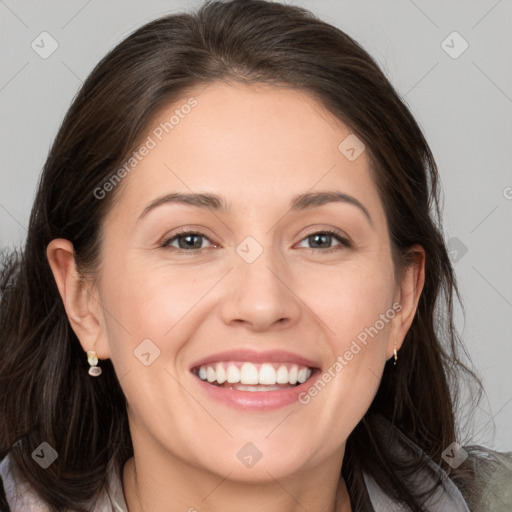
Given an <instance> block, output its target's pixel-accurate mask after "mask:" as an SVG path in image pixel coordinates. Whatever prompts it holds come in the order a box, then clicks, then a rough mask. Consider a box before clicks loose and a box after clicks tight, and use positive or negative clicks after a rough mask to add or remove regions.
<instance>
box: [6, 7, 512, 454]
mask: <svg viewBox="0 0 512 512" xmlns="http://www.w3.org/2000/svg"><path fill="white" fill-rule="evenodd" d="M200 3H201V2H198V1H186V0H181V1H170V0H167V1H163V0H158V1H157V0H145V1H144V2H138V1H126V0H123V1H121V0H115V1H114V0H109V1H100V0H89V1H87V0H60V1H55V0H53V1H41V0H31V1H29V0H0V38H1V47H0V48H1V50H0V52H1V53H0V55H1V64H0V105H1V107H0V109H1V110H0V112H1V116H0V123H1V138H0V155H1V175H0V180H1V181H0V185H1V187H0V247H1V248H5V247H7V246H12V245H13V244H20V243H22V242H23V240H24V238H25V236H26V225H27V222H28V218H29V214H30V209H31V206H32V202H33V198H34V193H35V189H36V186H37V181H38V176H39V173H40V171H41V169H42V166H43V164H44V162H45V159H46V157H47V153H48V150H49V147H50V145H51V143H52V141H53V138H54V137H55V135H56V133H57V130H58V127H59V125H60V123H61V121H62V119H63V117H64V114H65V112H66V110H67V109H68V107H69V105H70V103H71V101H72V99H73V97H74V95H75V94H76V93H77V91H78V88H79V87H80V85H81V83H82V81H83V80H84V79H85V77H86V76H87V75H88V74H89V73H90V71H91V70H92V68H93V67H94V66H95V65H96V64H97V62H98V61H99V60H100V59H101V58H102V57H103V56H104V55H105V54H106V53H107V51H108V50H110V49H111V48H112V47H113V46H115V45H116V44H117V43H119V42H120V41H121V40H122V39H123V38H124V37H126V36H127V35H128V34H129V33H131V32H132V31H134V30H135V29H136V28H138V27H139V26H141V25H142V24H144V23H146V22H148V21H150V20H152V19H154V18H156V17H158V16H160V15H163V14H165V13H170V12H176V11H182V10H193V9H194V8H195V7H197V6H198V5H199V4H200ZM287 3H294V4H296V5H300V6H303V7H306V8H308V9H310V10H311V11H313V13H315V14H316V15H317V16H319V17H320V18H322V19H323V20H325V21H327V22H329V23H331V24H333V25H336V26H337V27H339V28H341V29H342V30H344V31H345V32H347V33H348V34H349V35H351V36H352V37H354V38H355V39H356V40H357V41H358V42H360V43H361V44H362V45H363V46H364V47H365V48H366V49H367V50H368V51H369V52H370V53H371V54H372V55H373V56H374V57H375V59H376V60H377V61H378V62H379V64H380V65H381V67H382V68H383V70H384V72H385V73H386V75H387V76H388V78H389V79H390V80H391V82H392V83H393V85H394V86H395V88H396V89H397V91H398V92H399V94H400V95H401V96H402V98H403V99H404V100H405V101H406V103H407V104H408V106H409V107H410V109H411V111H412V112H413V114H414V115H415V117H416V119H417V120H418V122H419V123H420V126H421V127H422V129H423V130H424V133H425V135H426V138H427V140H428V141H429V144H430V146H431V148H432V151H433V153H434V156H435V158H436V160H437V163H438V166H439V171H440V175H441V179H442V187H443V192H444V194H443V199H444V227H445V236H446V240H447V241H448V244H449V248H450V251H451V255H452V260H453V262H454V265H455V269H456V272H457V277H458V281H459V284H460V289H461V292H462V296H463V301H464V305H465V310H466V316H465V318H464V317H463V316H462V314H461V311H460V310H459V309H458V310H457V326H458V328H459V331H460V332H461V333H462V336H463V339H464V340H465V343H466V345H467V347H468V351H469V353H470V355H471V358H472V360H473V363H474V365H475V367H476V369H477V370H478V372H479V374H480V376H481V377H482V378H483V381H484V385H485V388H486V391H487V397H484V399H483V401H482V402H481V404H480V407H479V408H478V409H477V410H476V411H475V412H474V413H473V414H474V420H475V427H474V432H473V437H472V438H471V441H472V442H474V443H480V444H484V445H487V446H490V447H494V448H496V449H499V450H502V451H509V450H512V343H511V331H512V263H511V262H512V229H511V226H512V171H511V169H512V166H511V164H512V58H511V48H512V26H511V25H512V1H511V0H500V1H496V0H478V1H476V0H472V1H468V0H456V1H453V0H451V1H450V2H447V1H443V0H428V1H427V0H414V1H413V0H393V1H392V0H386V1H382V0H380V1H377V0H375V1H369V0H314V1H313V0H309V1H308V0H302V1H299V0H294V1H293V2H290V1H288V2H287ZM42 32H47V33H48V34H49V36H48V35H43V36H40V34H41V33H42ZM41 37H44V38H45V41H46V44H45V48H46V50H47V51H48V50H49V49H51V45H52V44H53V45H58V46H57V47H56V50H55V51H54V52H53V53H52V54H51V55H50V56H48V57H47V58H43V57H42V56H41V55H40V53H41V51H42V49H40V50H39V51H36V50H35V49H33V47H34V46H35V45H36V44H37V42H38V41H40V39H41ZM52 40H54V41H55V42H53V41H52ZM34 41H35V43H34ZM39 46H42V45H41V43H39Z"/></svg>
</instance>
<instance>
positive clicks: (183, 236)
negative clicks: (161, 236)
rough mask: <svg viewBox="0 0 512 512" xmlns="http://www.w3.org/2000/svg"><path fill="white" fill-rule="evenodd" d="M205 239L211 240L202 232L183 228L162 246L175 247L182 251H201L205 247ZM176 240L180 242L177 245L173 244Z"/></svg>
mask: <svg viewBox="0 0 512 512" xmlns="http://www.w3.org/2000/svg"><path fill="white" fill-rule="evenodd" d="M203 239H204V240H208V241H209V242H211V240H210V239H209V238H208V237H207V236H205V235H203V234H202V233H198V232H197V231H187V230H183V231H180V232H179V233H178V234H176V235H174V236H172V237H171V238H169V239H167V240H166V241H165V242H164V243H163V244H162V247H173V248H175V249H178V250H181V251H182V252H201V250H202V249H203V246H202V240H203ZM175 241H176V242H177V243H178V246H177V247H176V245H173V243H174V242H175Z"/></svg>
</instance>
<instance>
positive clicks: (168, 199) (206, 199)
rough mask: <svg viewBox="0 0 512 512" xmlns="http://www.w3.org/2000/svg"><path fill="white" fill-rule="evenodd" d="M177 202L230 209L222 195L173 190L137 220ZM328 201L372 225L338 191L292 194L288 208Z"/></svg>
mask: <svg viewBox="0 0 512 512" xmlns="http://www.w3.org/2000/svg"><path fill="white" fill-rule="evenodd" d="M169 203H171V204H172V203H177V204H187V205H191V206H195V207H198V208H203V209H206V210H210V211H218V212H221V213H228V212H229V210H230V207H229V204H228V203H227V202H226V200H225V199H224V198H223V197H222V196H218V195H216V194H206V193H203V194H201V193H190V194H186V193H180V192H174V193H171V194H166V195H164V196H161V197H158V198H156V199H154V200H153V201H151V202H150V203H149V204H148V205H147V206H146V207H145V208H144V210H143V211H142V213H141V214H140V215H139V218H138V219H137V220H140V219H141V218H142V217H144V216H145V215H147V214H148V213H149V212H150V211H151V210H154V209H155V208H157V207H158V206H160V205H162V204H169ZM328 203H345V204H351V205H353V206H355V207H357V208H358V209H359V210H360V211H362V212H363V213H364V215H365V217H366V218H367V220H368V222H369V223H370V224H371V225H372V226H373V220H372V218H371V216H370V213H369V212H368V210H367V209H366V208H365V207H364V205H363V204H361V202H360V201H358V200H357V199H356V198H355V197H352V196H350V195H348V194H345V193H343V192H338V191H324V192H306V193H304V194H299V195H297V196H294V197H293V198H292V200H291V203H290V210H292V211H304V210H308V209H311V208H317V207H319V206H322V205H324V204H328Z"/></svg>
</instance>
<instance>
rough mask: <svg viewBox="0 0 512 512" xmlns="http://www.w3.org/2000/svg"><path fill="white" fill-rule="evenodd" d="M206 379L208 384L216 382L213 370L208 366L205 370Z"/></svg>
mask: <svg viewBox="0 0 512 512" xmlns="http://www.w3.org/2000/svg"><path fill="white" fill-rule="evenodd" d="M206 378H207V379H208V382H214V381H216V380H217V375H215V370H214V369H213V368H212V367H211V366H208V368H207V369H206Z"/></svg>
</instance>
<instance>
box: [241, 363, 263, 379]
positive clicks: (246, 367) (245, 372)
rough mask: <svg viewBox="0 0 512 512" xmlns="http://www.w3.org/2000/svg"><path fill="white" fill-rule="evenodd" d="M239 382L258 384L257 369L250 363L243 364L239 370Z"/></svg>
mask: <svg viewBox="0 0 512 512" xmlns="http://www.w3.org/2000/svg"><path fill="white" fill-rule="evenodd" d="M240 382H241V383H242V384H258V382H259V378H258V369H257V368H256V366H254V365H253V364H252V363H244V364H243V365H242V368H241V369H240Z"/></svg>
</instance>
